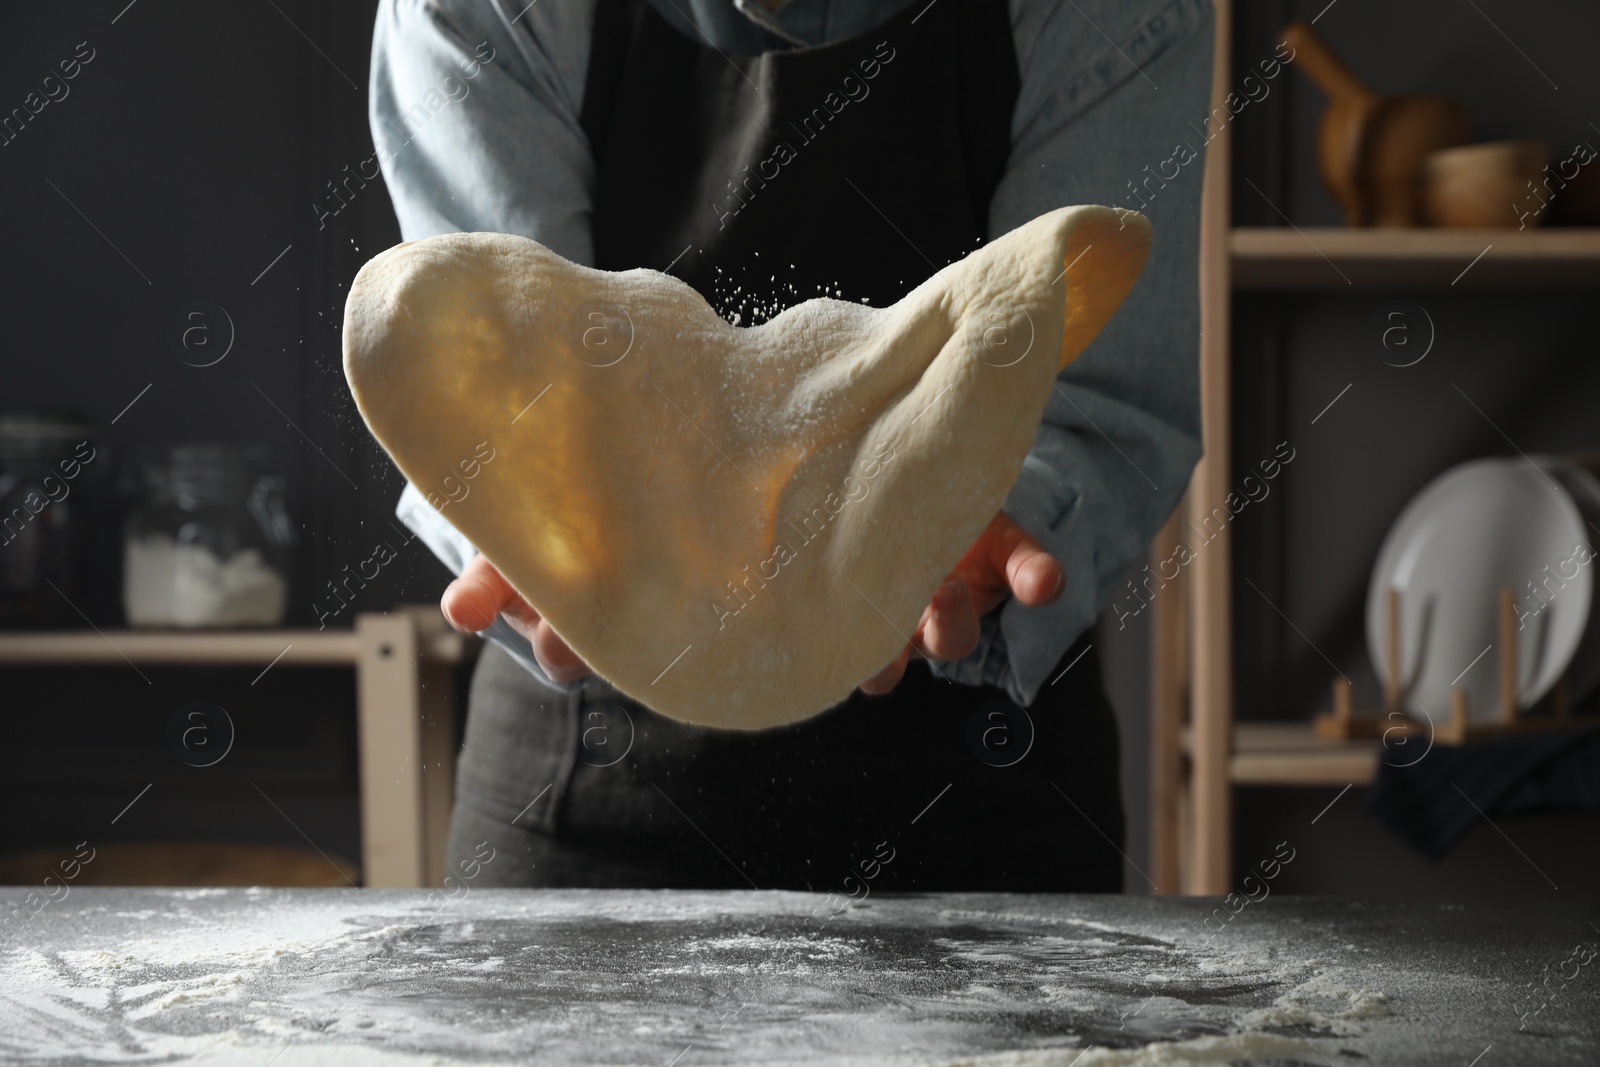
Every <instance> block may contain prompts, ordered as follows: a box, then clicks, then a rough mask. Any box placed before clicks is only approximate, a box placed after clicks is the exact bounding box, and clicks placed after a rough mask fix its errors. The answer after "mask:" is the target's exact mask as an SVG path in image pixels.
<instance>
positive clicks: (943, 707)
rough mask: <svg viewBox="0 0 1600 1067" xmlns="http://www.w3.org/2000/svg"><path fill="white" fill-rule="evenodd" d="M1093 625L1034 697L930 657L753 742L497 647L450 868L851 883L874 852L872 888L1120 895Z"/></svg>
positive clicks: (592, 879)
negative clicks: (566, 683) (986, 683)
mask: <svg viewBox="0 0 1600 1067" xmlns="http://www.w3.org/2000/svg"><path fill="white" fill-rule="evenodd" d="M1091 637H1092V635H1086V636H1085V637H1084V638H1082V639H1080V640H1079V641H1078V643H1077V644H1076V645H1075V646H1074V647H1073V648H1072V649H1070V650H1069V651H1068V653H1067V654H1066V656H1064V657H1063V660H1062V663H1061V665H1060V669H1061V670H1066V674H1065V675H1063V676H1061V678H1060V680H1059V681H1058V682H1056V683H1055V684H1054V685H1047V686H1046V687H1045V689H1044V690H1043V692H1042V693H1041V694H1040V697H1039V699H1038V700H1036V701H1035V702H1034V704H1033V706H1032V707H1031V708H1028V709H1025V710H1024V709H1020V708H1018V707H1017V705H1015V704H1014V703H1012V702H1011V701H1010V700H1008V699H1006V698H1005V696H1004V694H1002V693H1001V691H1000V690H998V689H993V688H987V687H984V688H975V687H971V686H962V685H955V684H953V683H950V682H946V681H942V680H941V679H939V678H938V677H936V676H935V675H934V674H933V673H931V672H930V671H929V670H928V668H927V666H926V665H925V664H923V663H920V662H917V663H913V664H912V665H911V667H910V668H909V669H908V670H907V672H906V677H905V679H904V680H903V681H902V682H901V683H900V685H899V686H898V687H897V688H896V689H895V691H894V692H893V693H891V694H889V695H886V696H882V697H869V696H866V695H865V694H863V693H860V692H859V691H858V692H857V693H855V694H854V695H853V696H852V697H851V698H850V699H849V700H846V701H845V702H844V703H842V704H840V705H838V706H837V707H834V708H832V709H831V710H829V711H827V712H824V713H823V714H822V715H819V716H817V717H816V718H814V719H808V720H806V721H805V722H802V723H798V724H795V725H793V726H785V727H779V728H777V729H775V730H770V731H762V732H760V733H745V732H734V731H723V730H709V729H705V728H702V727H696V726H689V725H685V724H683V723H679V722H675V721H673V720H671V719H667V718H665V717H663V716H661V715H658V714H656V713H655V712H652V711H650V710H649V709H648V708H645V707H643V706H641V705H639V704H637V703H635V702H633V701H631V700H628V699H627V698H626V697H624V696H622V695H621V694H620V693H618V692H617V691H616V690H615V689H613V688H612V687H611V686H610V685H608V684H606V683H605V682H603V681H601V680H600V679H597V678H595V679H590V680H589V681H588V682H586V683H585V685H584V686H583V687H582V688H581V689H578V690H574V691H573V692H570V693H562V692H559V691H557V690H555V689H552V688H550V687H548V686H545V685H543V684H542V683H540V682H538V681H537V680H536V679H535V678H534V677H533V676H532V675H531V674H529V673H528V672H527V671H526V670H525V669H523V668H522V667H521V666H520V665H518V664H517V663H516V661H515V660H513V659H512V658H511V657H510V656H509V655H507V654H506V653H504V652H503V651H501V650H500V649H499V648H498V647H497V646H493V645H491V646H488V647H487V648H485V650H484V654H483V657H482V659H481V660H480V662H479V665H478V668H477V672H476V674H475V675H474V678H473V686H472V699H471V706H470V709H469V713H468V719H467V736H466V744H465V746H464V748H463V751H462V755H461V760H460V763H459V770H458V772H457V774H458V781H457V796H456V807H455V812H454V816H453V819H452V823H451V829H450V863H451V868H452V869H455V868H456V866H457V864H459V863H461V862H470V860H471V858H472V857H473V855H474V852H475V850H476V849H477V847H478V846H479V845H480V844H481V843H482V842H488V843H489V844H490V845H491V846H493V848H494V855H495V857H496V858H495V860H494V862H493V863H490V864H487V865H485V866H484V867H483V871H482V873H481V874H479V876H478V879H477V880H476V881H475V882H474V884H483V885H505V886H522V885H539V886H551V887H558V886H560V887H567V886H616V887H643V886H656V887H662V888H728V889H745V888H749V887H750V886H751V885H755V886H757V887H759V888H761V889H774V888H780V889H810V890H817V891H831V892H837V893H841V894H845V895H849V894H850V893H851V892H852V891H853V889H852V886H855V885H859V884H861V883H865V882H867V881H869V879H867V878H866V877H864V876H863V874H862V873H859V872H860V867H861V865H862V864H867V865H868V871H867V872H866V873H869V874H872V875H873V877H872V879H870V882H871V889H872V890H873V891H879V890H884V889H897V890H922V891H932V890H956V889H963V890H994V891H1013V892H1043V891H1086V892H1100V891H1104V892H1117V891H1119V890H1120V889H1121V888H1122V857H1121V854H1120V853H1119V851H1118V848H1119V844H1120V842H1121V841H1122V839H1123V834H1124V824H1123V814H1122V805H1121V800H1120V797H1119V795H1118V792H1117V788H1116V785H1117V782H1116V777H1117V776H1116V767H1117V761H1118V744H1117V729H1116V720H1115V716H1114V714H1113V711H1112V708H1111V705H1110V702H1109V701H1108V700H1107V699H1106V697H1105V695H1104V692H1103V689H1102V685H1101V676H1100V666H1099V662H1098V659H1097V657H1096V655H1095V653H1094V651H1093V650H1092V649H1089V648H1088V643H1089V640H1090V638H1091ZM1086 650H1087V652H1086ZM1085 653H1086V654H1085ZM1080 656H1081V658H1079V657H1080ZM1069 665H1070V667H1071V669H1070V670H1067V668H1068V666H1069ZM1030 735H1031V737H1030ZM530 802H531V803H530ZM486 852H487V850H482V851H479V852H478V853H477V854H478V855H480V856H481V855H483V854H484V853H486ZM890 854H892V857H893V858H892V859H891V860H890V862H887V863H883V862H882V859H883V857H884V856H886V855H890ZM874 860H877V861H878V864H879V866H878V867H873V866H872V863H873V861H874ZM852 871H856V872H858V873H857V874H856V882H855V883H851V884H849V885H847V884H846V882H845V880H846V878H848V877H849V876H850V875H851V873H852Z"/></svg>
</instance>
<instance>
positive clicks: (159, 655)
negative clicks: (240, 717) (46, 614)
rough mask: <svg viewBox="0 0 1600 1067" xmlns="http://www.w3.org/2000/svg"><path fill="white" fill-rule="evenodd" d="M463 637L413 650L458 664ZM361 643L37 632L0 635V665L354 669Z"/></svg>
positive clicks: (450, 634)
mask: <svg viewBox="0 0 1600 1067" xmlns="http://www.w3.org/2000/svg"><path fill="white" fill-rule="evenodd" d="M465 642H466V638H465V637H464V636H463V635H461V634H458V633H455V632H454V631H446V632H439V633H423V634H421V635H419V638H418V641H417V649H418V651H419V652H420V653H421V656H422V658H423V659H424V660H426V661H427V662H430V663H459V662H460V661H461V660H462V658H463V657H464V655H465V651H466V643H465ZM361 648H362V640H361V637H360V635H358V634H357V633H356V632H355V631H354V630H236V631H227V630H206V631H192V632H189V631H166V630H107V631H104V632H99V631H93V630H89V631H80V630H42V631H28V632H12V633H0V663H9V664H23V665H28V666H44V665H47V664H72V663H76V664H83V665H86V666H87V665H92V664H116V663H126V662H130V661H131V662H133V663H176V664H196V665H198V664H250V663H260V664H262V665H265V664H267V663H270V662H273V660H274V657H276V656H278V655H279V654H280V653H282V656H283V658H282V659H279V660H277V664H278V665H279V666H290V667H313V666H354V665H356V664H357V663H359V662H360V659H361Z"/></svg>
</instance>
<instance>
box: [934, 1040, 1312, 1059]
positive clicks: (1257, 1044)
mask: <svg viewBox="0 0 1600 1067" xmlns="http://www.w3.org/2000/svg"><path fill="white" fill-rule="evenodd" d="M1266 1059H1280V1060H1281V1059H1296V1060H1305V1061H1308V1062H1316V1063H1320V1062H1322V1061H1321V1059H1320V1058H1319V1057H1318V1055H1317V1052H1316V1049H1315V1048H1313V1047H1312V1045H1311V1043H1310V1042H1309V1041H1305V1040H1302V1039H1301V1038H1295V1037H1281V1036H1279V1035H1278V1034H1255V1033H1250V1034H1225V1035H1223V1036H1220V1037H1197V1038H1194V1039H1192V1040H1189V1041H1158V1042H1156V1043H1154V1044H1150V1045H1145V1046H1143V1047H1141V1048H1132V1049H1107V1048H1090V1049H1088V1050H1087V1051H1085V1050H1083V1049H1077V1048H1061V1049H1030V1050H1027V1051H1020V1052H1000V1053H995V1054H992V1055H988V1056H981V1057H978V1058H976V1059H965V1060H956V1061H953V1062H951V1063H950V1064H948V1065H947V1067H1183V1065H1196V1064H1208V1065H1213V1067H1217V1065H1222V1064H1236V1063H1241V1062H1243V1063H1248V1062H1252V1061H1258V1060H1266Z"/></svg>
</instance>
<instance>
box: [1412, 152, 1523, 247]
mask: <svg viewBox="0 0 1600 1067" xmlns="http://www.w3.org/2000/svg"><path fill="white" fill-rule="evenodd" d="M1548 162H1550V143H1549V142H1548V141H1541V140H1526V141H1494V142H1491V143H1489V144H1474V145H1465V146H1463V147H1460V148H1446V149H1443V150H1441V151H1438V152H1434V153H1432V154H1431V155H1429V156H1428V160H1427V163H1426V166H1425V168H1424V178H1423V204H1424V207H1425V209H1426V212H1427V218H1428V221H1429V222H1430V223H1431V224H1432V225H1434V226H1444V227H1449V228H1451V229H1508V228H1509V229H1513V230H1515V229H1525V228H1527V227H1530V226H1537V225H1540V224H1541V223H1543V222H1544V221H1545V218H1546V217H1547V215H1548V211H1547V210H1546V207H1545V201H1544V200H1542V199H1540V195H1538V194H1535V192H1534V189H1538V190H1539V194H1543V195H1544V196H1546V197H1548V196H1549V195H1550V194H1548V193H1546V192H1545V191H1544V188H1543V186H1541V185H1540V179H1541V178H1542V177H1543V176H1544V167H1545V164H1546V163H1548ZM1530 182H1531V183H1532V186H1533V187H1532V188H1530V187H1529V183H1530Z"/></svg>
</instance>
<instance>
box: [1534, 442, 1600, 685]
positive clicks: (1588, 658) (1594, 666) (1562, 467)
mask: <svg viewBox="0 0 1600 1067" xmlns="http://www.w3.org/2000/svg"><path fill="white" fill-rule="evenodd" d="M1529 458H1530V459H1532V460H1533V461H1534V462H1535V463H1537V464H1538V465H1539V466H1540V467H1542V468H1544V470H1545V471H1547V472H1548V473H1549V474H1550V475H1551V477H1553V478H1555V480H1556V484H1558V485H1559V486H1561V488H1563V489H1565V490H1566V491H1567V492H1568V494H1570V495H1571V497H1572V500H1573V503H1575V504H1577V505H1578V513H1579V514H1580V515H1582V516H1583V522H1584V527H1585V529H1584V531H1583V540H1584V543H1585V544H1586V545H1588V546H1589V548H1590V549H1591V550H1593V549H1596V548H1600V478H1596V477H1595V476H1594V474H1593V473H1591V472H1590V471H1589V470H1588V469H1587V468H1585V467H1584V466H1583V465H1581V464H1578V463H1574V462H1573V461H1571V460H1569V459H1565V458H1563V457H1561V456H1546V455H1536V456H1530V457H1529ZM1580 558H1581V557H1580ZM1595 563H1600V559H1596V560H1591V562H1590V563H1589V564H1588V566H1587V567H1586V568H1585V569H1587V570H1593V569H1594V564H1595ZM1567 573H1568V574H1570V573H1572V566H1568V567H1567ZM1591 583H1592V579H1591ZM1567 685H1568V687H1569V688H1570V690H1571V696H1572V702H1573V703H1574V704H1577V703H1578V702H1579V701H1580V700H1582V699H1583V698H1584V697H1586V696H1588V695H1589V694H1590V693H1592V692H1594V690H1595V687H1596V686H1600V589H1597V591H1596V595H1595V596H1594V598H1593V601H1592V602H1591V603H1590V605H1589V626H1588V628H1587V629H1585V630H1584V631H1583V639H1582V640H1581V641H1579V642H1578V651H1577V652H1575V653H1573V656H1572V663H1571V664H1570V665H1569V666H1568V667H1567Z"/></svg>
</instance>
